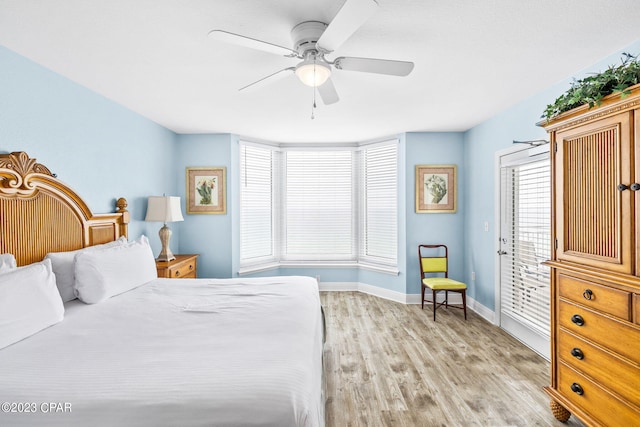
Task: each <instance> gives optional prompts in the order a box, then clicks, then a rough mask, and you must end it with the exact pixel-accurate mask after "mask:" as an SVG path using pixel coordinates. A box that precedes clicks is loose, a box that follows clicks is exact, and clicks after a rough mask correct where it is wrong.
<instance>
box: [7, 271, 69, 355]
mask: <svg viewBox="0 0 640 427" xmlns="http://www.w3.org/2000/svg"><path fill="white" fill-rule="evenodd" d="M63 317H64V305H63V303H62V299H61V298H60V294H59V293H58V288H56V278H55V276H54V275H53V271H52V270H51V261H49V260H44V261H42V262H37V263H34V264H30V265H27V266H25V267H19V268H16V269H14V270H13V271H10V272H8V273H4V274H0V349H1V348H4V347H6V346H8V345H11V344H13V343H15V342H18V341H20V340H22V339H24V338H27V337H28V336H31V335H33V334H35V333H36V332H39V331H41V330H42V329H44V328H46V327H48V326H51V325H53V324H56V323H58V322H60V321H61V320H62V318H63Z"/></svg>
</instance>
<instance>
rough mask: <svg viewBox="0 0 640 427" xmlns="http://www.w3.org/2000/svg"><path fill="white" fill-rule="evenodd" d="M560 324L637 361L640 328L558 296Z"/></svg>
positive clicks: (578, 334)
mask: <svg viewBox="0 0 640 427" xmlns="http://www.w3.org/2000/svg"><path fill="white" fill-rule="evenodd" d="M558 318H559V320H558V321H559V323H560V326H562V327H564V328H566V329H568V330H569V331H572V332H573V333H574V334H575V335H577V336H579V337H584V338H587V339H589V340H591V341H593V342H595V343H598V344H599V345H601V346H603V347H606V348H608V349H610V350H613V351H615V352H616V353H618V354H620V355H622V356H624V357H626V358H628V359H630V360H635V361H637V360H638V358H639V355H640V327H639V326H638V325H633V324H632V323H630V322H625V321H622V320H616V319H614V318H609V317H606V316H603V315H600V314H598V313H596V312H595V311H593V310H589V309H588V308H584V307H580V306H577V305H575V304H573V303H571V302H569V301H566V300H564V299H560V302H559V304H558Z"/></svg>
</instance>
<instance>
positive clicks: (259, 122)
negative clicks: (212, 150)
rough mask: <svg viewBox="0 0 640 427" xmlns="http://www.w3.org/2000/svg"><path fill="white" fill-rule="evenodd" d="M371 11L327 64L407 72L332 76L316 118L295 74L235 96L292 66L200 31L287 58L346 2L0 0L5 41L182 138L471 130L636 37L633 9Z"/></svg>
mask: <svg viewBox="0 0 640 427" xmlns="http://www.w3.org/2000/svg"><path fill="white" fill-rule="evenodd" d="M377 2H378V4H379V8H378V10H377V12H376V13H375V14H374V15H373V17H372V18H370V19H369V20H367V21H366V22H365V23H364V25H362V26H361V27H360V28H359V29H358V30H357V31H356V32H355V33H354V34H353V36H351V38H349V39H348V40H347V42H345V43H344V44H343V45H342V47H341V48H340V49H338V50H337V51H336V52H335V55H334V56H333V57H335V56H358V57H372V58H383V59H397V60H405V61H413V62H414V63H415V69H414V70H413V72H412V73H411V74H410V75H409V76H408V77H391V76H383V75H375V74H368V73H357V72H353V71H344V70H334V73H333V77H332V79H333V81H334V84H335V86H336V88H337V90H338V93H339V95H340V98H341V100H340V102H338V103H337V104H333V105H328V106H325V105H323V104H322V102H321V101H320V100H319V99H318V103H317V104H318V106H317V109H316V110H315V119H314V120H312V119H311V106H312V89H311V88H308V87H306V86H304V85H302V84H301V83H300V82H299V81H298V80H297V79H296V78H295V77H294V76H290V77H287V78H285V79H283V80H280V81H278V82H276V83H275V84H273V85H270V86H268V87H264V88H261V89H259V90H256V91H252V92H238V88H240V87H243V86H245V85H247V84H249V83H251V82H253V81H255V80H258V79H260V78H262V77H264V76H266V75H269V74H271V73H273V72H275V71H278V70H280V69H283V68H286V67H290V66H293V65H295V64H296V63H297V62H298V61H297V60H295V59H291V58H285V57H279V56H276V55H274V54H269V53H266V52H261V51H257V50H252V49H248V48H244V47H240V46H235V45H228V44H224V43H222V42H219V41H215V40H212V39H210V38H208V37H207V33H208V32H209V31H210V30H212V29H223V30H226V31H230V32H234V33H238V34H242V35H246V36H249V37H252V38H256V39H261V40H264V41H268V42H271V43H274V44H279V45H283V46H287V47H293V46H292V41H291V37H290V31H291V29H292V28H293V27H294V26H295V25H296V24H298V23H300V22H302V21H308V20H319V21H323V22H327V23H328V22H330V21H331V20H332V18H333V17H334V16H335V14H336V13H337V12H338V10H339V9H340V7H341V5H342V3H343V0H108V1H105V0H100V1H97V0H0V43H1V44H2V45H4V46H5V47H7V48H9V49H11V50H13V51H15V52H17V53H19V54H21V55H23V56H25V57H27V58H30V59H32V60H34V61H35V62H37V63H39V64H41V65H43V66H45V67H47V68H49V69H51V70H54V71H55V72H57V73H60V74H62V75H64V76H66V77H68V78H69V79H71V80H73V81H75V82H77V83H79V84H81V85H84V86H86V87H88V88H90V89H92V90H94V91H95V92H98V93H100V94H102V95H104V96H105V97H107V98H109V99H111V100H113V101H115V102H117V103H119V104H122V105H124V106H126V107H128V108H129V109H131V110H133V111H136V112H138V113H140V114H141V115H143V116H145V117H148V118H149V119H151V120H153V121H155V122H157V123H159V124H161V125H163V126H165V127H167V128H169V129H171V130H173V131H175V132H178V133H227V132H229V133H235V134H239V135H242V136H245V137H250V138H254V139H261V140H271V141H281V142H308V141H327V142H330V141H364V140H369V139H375V138H380V137H384V136H388V135H392V134H395V133H399V132H408V131H463V130H466V129H469V128H470V127H473V126H474V125H476V124H478V123H481V122H482V121H484V120H486V119H487V118H490V117H491V116H493V115H495V114H496V113H498V112H500V111H502V110H505V109H506V108H508V107H509V106H511V105H513V104H515V103H517V102H518V101H520V100H523V99H525V98H527V97H529V96H531V95H533V94H535V93H537V92H539V91H540V90H542V89H545V88H547V87H549V86H551V85H552V84H554V83H556V82H558V81H560V80H562V79H564V78H566V77H569V76H572V75H574V74H575V73H577V72H578V71H580V70H581V69H582V68H584V67H586V66H589V65H591V64H593V63H595V62H597V61H598V60H601V59H602V58H604V57H606V56H607V55H609V54H611V53H613V52H615V51H616V50H618V49H621V48H624V47H625V46H627V45H629V44H630V43H632V42H634V41H635V40H637V39H638V38H640V30H639V28H640V6H638V0H535V1H534V0H448V1H447V0H377ZM632 53H639V52H632ZM329 58H330V59H331V58H332V57H331V56H329ZM551 101H553V100H552V99H550V100H549V102H551ZM536 119H537V118H536Z"/></svg>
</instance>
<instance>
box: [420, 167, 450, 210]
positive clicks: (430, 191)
mask: <svg viewBox="0 0 640 427" xmlns="http://www.w3.org/2000/svg"><path fill="white" fill-rule="evenodd" d="M456 175H457V166H456V165H417V166H416V213H454V212H456V209H457V206H456V199H457V197H458V194H457V193H458V191H457V182H456V178H457V177H456Z"/></svg>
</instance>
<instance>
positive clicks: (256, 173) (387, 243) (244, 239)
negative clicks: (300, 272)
mask: <svg viewBox="0 0 640 427" xmlns="http://www.w3.org/2000/svg"><path fill="white" fill-rule="evenodd" d="M397 152H398V143H397V140H393V141H388V142H386V143H378V144H372V145H366V146H362V147H354V146H350V147H316V148H313V147H308V146H307V147H286V146H284V147H278V148H275V147H271V146H264V147H262V146H261V145H260V144H253V143H244V142H241V144H240V174H241V176H240V203H241V205H240V211H241V212H240V235H241V238H240V257H241V259H240V265H241V266H242V267H249V266H255V265H257V264H262V263H270V262H274V261H275V262H304V261H309V262H315V261H328V262H331V261H339V262H344V261H348V262H365V263H367V264H384V266H385V267H388V266H394V267H395V266H396V265H397V240H398V239H397V203H398V197H397V174H398V169H397V162H398V160H397Z"/></svg>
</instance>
